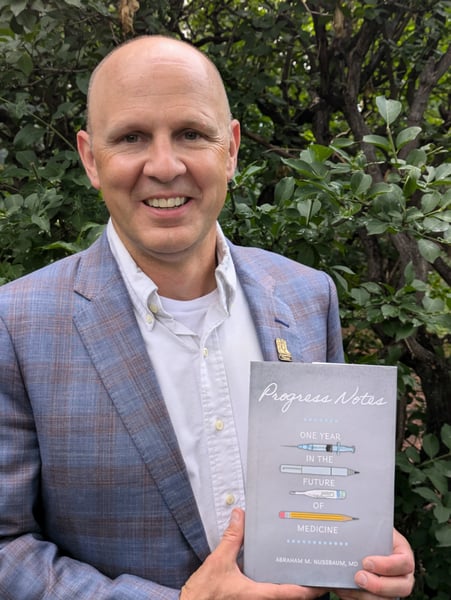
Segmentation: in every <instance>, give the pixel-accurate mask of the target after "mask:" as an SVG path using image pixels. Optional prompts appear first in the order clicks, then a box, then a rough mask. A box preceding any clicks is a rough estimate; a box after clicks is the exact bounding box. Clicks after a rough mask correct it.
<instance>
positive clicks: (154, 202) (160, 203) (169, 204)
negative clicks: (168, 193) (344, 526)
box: [145, 196, 186, 208]
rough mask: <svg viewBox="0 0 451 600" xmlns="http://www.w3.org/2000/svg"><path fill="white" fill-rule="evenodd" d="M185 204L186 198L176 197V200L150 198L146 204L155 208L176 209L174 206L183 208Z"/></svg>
mask: <svg viewBox="0 0 451 600" xmlns="http://www.w3.org/2000/svg"><path fill="white" fill-rule="evenodd" d="M185 202H186V198H182V197H181V196H176V197H174V198H150V199H149V200H146V201H145V204H147V206H152V207H153V208H174V206H182V204H185Z"/></svg>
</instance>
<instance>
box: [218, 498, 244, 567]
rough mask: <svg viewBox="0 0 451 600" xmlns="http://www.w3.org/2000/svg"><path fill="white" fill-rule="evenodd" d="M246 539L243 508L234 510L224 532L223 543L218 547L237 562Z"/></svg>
mask: <svg viewBox="0 0 451 600" xmlns="http://www.w3.org/2000/svg"><path fill="white" fill-rule="evenodd" d="M243 539H244V511H243V510H242V509H241V508H234V509H233V510H232V514H231V516H230V521H229V524H228V526H227V529H226V530H225V531H224V534H223V536H222V540H221V543H220V544H219V546H218V550H219V548H221V552H225V553H226V554H228V555H229V556H230V558H233V560H236V558H237V556H238V554H239V552H240V549H241V546H242V544H243Z"/></svg>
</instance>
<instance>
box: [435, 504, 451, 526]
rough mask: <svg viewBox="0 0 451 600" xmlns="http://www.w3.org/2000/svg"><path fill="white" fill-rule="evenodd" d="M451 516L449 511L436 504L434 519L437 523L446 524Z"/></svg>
mask: <svg viewBox="0 0 451 600" xmlns="http://www.w3.org/2000/svg"><path fill="white" fill-rule="evenodd" d="M450 516H451V510H450V509H449V508H446V507H445V506H441V505H440V504H438V505H437V506H435V507H434V517H435V518H436V519H437V521H438V522H439V523H447V522H448V520H449V518H450Z"/></svg>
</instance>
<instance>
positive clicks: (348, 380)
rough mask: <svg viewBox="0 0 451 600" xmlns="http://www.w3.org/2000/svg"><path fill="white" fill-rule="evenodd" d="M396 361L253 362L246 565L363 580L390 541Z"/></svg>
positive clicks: (324, 578) (287, 578)
mask: <svg viewBox="0 0 451 600" xmlns="http://www.w3.org/2000/svg"><path fill="white" fill-rule="evenodd" d="M396 375H397V369H396V367H387V366H373V365H355V364H332V363H327V364H326V363H288V362H286V363H284V362H254V363H252V364H251V381H250V405H249V441H248V457H247V481H246V524H245V540H244V572H245V574H246V575H248V576H249V577H251V578H252V579H254V580H256V581H265V582H272V583H295V584H298V585H306V586H319V587H328V588H334V587H341V588H343V587H347V588H355V587H357V586H356V585H355V583H354V574H355V573H356V572H357V571H358V570H359V569H360V568H361V561H362V559H363V558H364V557H365V556H369V555H374V554H378V555H381V554H391V551H392V547H393V510H394V469H395V435H396Z"/></svg>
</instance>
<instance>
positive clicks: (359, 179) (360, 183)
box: [350, 171, 373, 196]
mask: <svg viewBox="0 0 451 600" xmlns="http://www.w3.org/2000/svg"><path fill="white" fill-rule="evenodd" d="M372 183H373V178H372V177H371V175H368V174H367V173H364V172H363V171H358V172H357V173H354V174H353V176H352V177H351V183H350V185H351V190H352V191H353V192H354V194H355V195H356V196H360V195H361V194H364V193H365V192H367V191H368V190H369V189H370V187H371V185H372Z"/></svg>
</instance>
